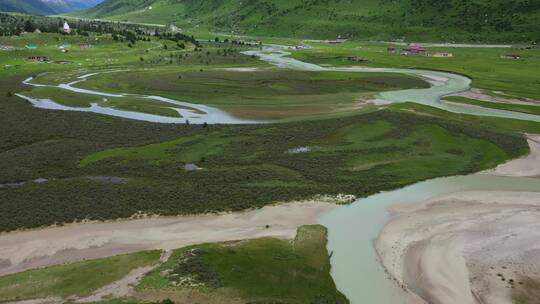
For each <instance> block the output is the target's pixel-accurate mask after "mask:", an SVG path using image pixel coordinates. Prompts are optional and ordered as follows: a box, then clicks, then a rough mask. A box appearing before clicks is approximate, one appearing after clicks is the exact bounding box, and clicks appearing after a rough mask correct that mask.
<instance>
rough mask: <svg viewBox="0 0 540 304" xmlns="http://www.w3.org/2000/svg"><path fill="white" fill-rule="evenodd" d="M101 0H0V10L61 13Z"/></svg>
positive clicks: (49, 13) (93, 4) (80, 8)
mask: <svg viewBox="0 0 540 304" xmlns="http://www.w3.org/2000/svg"><path fill="white" fill-rule="evenodd" d="M102 1H103V0H0V11H3V12H19V13H27V14H33V15H53V14H62V13H67V12H72V11H77V10H83V9H88V8H91V7H94V6H96V5H97V4H99V3H101V2H102Z"/></svg>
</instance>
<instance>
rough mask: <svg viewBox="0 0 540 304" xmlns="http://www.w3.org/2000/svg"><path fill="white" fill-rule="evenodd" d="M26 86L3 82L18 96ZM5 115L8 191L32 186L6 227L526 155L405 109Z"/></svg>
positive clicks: (14, 200)
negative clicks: (226, 116)
mask: <svg viewBox="0 0 540 304" xmlns="http://www.w3.org/2000/svg"><path fill="white" fill-rule="evenodd" d="M20 80H21V79H20V78H7V79H6V81H5V82H3V83H2V85H5V86H7V87H9V88H10V89H12V88H13V87H17V83H18V81H20ZM6 91H7V90H6ZM0 109H1V111H0V123H1V129H2V131H3V132H4V133H3V134H4V135H3V136H2V137H1V139H0V151H1V152H0V172H2V174H1V175H0V184H13V183H22V182H24V184H20V185H9V186H5V185H4V186H3V187H2V188H0V206H1V208H2V212H3V214H4V216H3V217H2V219H1V221H0V230H2V231H6V230H13V229H17V228H21V227H37V226H43V225H50V224H54V223H63V222H71V221H74V220H82V219H85V218H88V219H115V218H125V217H129V216H131V215H133V214H135V213H137V212H139V211H142V212H145V213H158V214H163V215H176V214H191V213H203V212H213V211H224V210H243V209H246V208H252V207H261V206H264V205H266V204H269V203H274V202H278V201H289V200H300V199H309V198H312V197H313V196H314V195H317V194H339V193H345V194H354V195H357V196H366V195H369V194H372V193H375V192H378V191H381V190H388V189H395V188H398V187H401V186H404V185H406V184H410V183H413V182H415V181H419V180H424V179H428V178H432V177H436V176H446V175H455V174H465V173H470V172H475V171H478V170H481V169H485V168H489V167H493V166H495V165H497V164H499V163H501V162H503V161H505V160H507V159H509V158H513V157H517V156H520V155H523V154H525V153H526V152H527V150H528V149H527V144H526V142H525V140H523V138H522V137H521V136H519V135H515V134H512V133H507V132H505V131H504V130H505V129H504V128H500V127H499V128H498V129H497V130H498V131H492V129H490V128H488V127H484V126H483V124H481V123H475V124H472V123H467V122H463V121H459V120H448V119H442V118H437V117H435V116H430V115H414V113H412V112H410V111H409V110H408V109H405V111H406V112H403V111H394V110H381V111H376V112H371V113H366V114H359V115H354V116H349V117H343V118H334V119H326V120H320V121H304V122H295V123H286V124H276V125H250V126H207V127H205V126H202V125H191V126H186V125H162V124H151V123H145V122H138V121H130V120H123V119H117V118H112V117H106V116H100V115H94V114H86V113H71V112H56V111H46V110H40V109H35V108H32V107H31V106H30V105H28V104H25V103H24V102H23V101H21V100H20V99H18V98H16V97H2V100H1V102H0ZM437 115H440V114H437ZM445 115H446V114H445ZM447 116H448V115H447ZM498 125H499V126H500V125H501V124H498ZM508 125H509V126H512V125H514V124H513V123H508ZM186 164H195V165H196V166H197V167H199V168H201V169H200V170H195V171H188V170H186ZM112 177H121V179H114V178H112ZM38 178H45V179H47V180H48V182H42V183H36V182H34V180H35V179H38Z"/></svg>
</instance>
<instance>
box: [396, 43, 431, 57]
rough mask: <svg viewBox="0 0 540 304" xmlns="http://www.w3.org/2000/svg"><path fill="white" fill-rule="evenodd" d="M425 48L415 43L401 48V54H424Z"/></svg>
mask: <svg viewBox="0 0 540 304" xmlns="http://www.w3.org/2000/svg"><path fill="white" fill-rule="evenodd" d="M426 52H427V50H426V49H425V48H423V47H422V46H419V45H415V46H411V47H408V48H404V49H402V50H401V55H426Z"/></svg>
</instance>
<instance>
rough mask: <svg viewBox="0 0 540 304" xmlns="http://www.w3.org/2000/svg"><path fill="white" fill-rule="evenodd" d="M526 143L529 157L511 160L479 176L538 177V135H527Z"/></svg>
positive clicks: (539, 164) (539, 155)
mask: <svg viewBox="0 0 540 304" xmlns="http://www.w3.org/2000/svg"><path fill="white" fill-rule="evenodd" d="M527 141H528V142H529V148H530V150H531V152H530V154H529V155H527V156H525V157H523V158H519V159H514V160H511V161H509V162H507V163H505V164H502V165H499V166H497V167H496V168H494V169H491V170H486V171H484V172H481V173H480V174H489V175H498V176H526V177H537V176H540V135H527Z"/></svg>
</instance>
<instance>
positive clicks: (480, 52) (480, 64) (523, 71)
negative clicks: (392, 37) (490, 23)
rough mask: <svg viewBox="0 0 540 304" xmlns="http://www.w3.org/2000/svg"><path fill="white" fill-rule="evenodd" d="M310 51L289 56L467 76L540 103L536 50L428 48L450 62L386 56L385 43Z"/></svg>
mask: <svg viewBox="0 0 540 304" xmlns="http://www.w3.org/2000/svg"><path fill="white" fill-rule="evenodd" d="M306 43H308V44H309V45H312V46H313V48H311V49H304V50H300V51H295V52H293V53H292V56H293V57H294V58H297V59H299V60H302V61H307V62H313V63H318V64H330V65H354V63H352V62H350V61H348V60H347V57H348V56H362V57H365V58H367V59H368V60H369V61H368V62H366V63H362V64H361V65H365V66H371V67H394V68H419V69H431V70H441V71H450V72H454V73H459V74H463V75H467V76H468V77H470V78H471V79H472V80H473V87H475V88H479V89H485V90H488V91H493V92H499V94H504V95H506V96H507V97H515V98H519V97H529V98H533V99H540V89H539V88H540V73H538V70H540V49H538V48H536V49H527V50H526V49H520V47H519V46H516V47H513V48H483V47H476V48H475V47H465V48H458V47H428V48H427V49H428V51H429V52H450V53H452V54H453V57H451V58H435V57H426V56H412V55H411V56H404V55H399V54H390V53H388V52H387V48H388V47H397V48H400V46H393V45H391V44H386V43H368V42H347V43H344V44H337V45H336V44H332V45H330V44H325V43H320V42H319V43H317V42H306ZM505 54H520V55H521V56H522V57H521V59H519V60H511V59H503V58H501V56H502V55H505Z"/></svg>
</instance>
